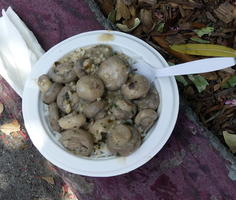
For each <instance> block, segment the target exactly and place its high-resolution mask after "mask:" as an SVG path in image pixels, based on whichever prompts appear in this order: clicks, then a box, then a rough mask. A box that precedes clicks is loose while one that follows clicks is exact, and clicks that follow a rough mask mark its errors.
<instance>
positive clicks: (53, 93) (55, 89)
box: [42, 83, 62, 104]
mask: <svg viewBox="0 0 236 200" xmlns="http://www.w3.org/2000/svg"><path fill="white" fill-rule="evenodd" d="M61 88H62V85H61V84H60V83H53V84H52V86H51V87H50V88H49V89H48V90H47V91H46V92H45V93H43V97H42V99H43V102H44V103H46V104H50V103H52V102H54V101H55V100H56V99H57V95H58V93H59V92H60V90H61Z"/></svg>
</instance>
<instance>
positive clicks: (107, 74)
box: [98, 56, 129, 90]
mask: <svg viewBox="0 0 236 200" xmlns="http://www.w3.org/2000/svg"><path fill="white" fill-rule="evenodd" d="M128 73H129V67H128V66H127V65H126V64H125V62H124V61H123V60H121V59H120V58H119V57H118V56H112V57H110V58H108V59H107V60H105V61H104V62H102V63H101V65H100V68H99V70H98V76H99V77H100V78H101V79H102V80H103V82H104V84H105V86H106V88H107V89H108V90H117V89H119V88H120V87H121V85H122V84H124V83H125V82H126V80H127V78H128Z"/></svg>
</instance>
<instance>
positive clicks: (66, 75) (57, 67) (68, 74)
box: [48, 62, 77, 83]
mask: <svg viewBox="0 0 236 200" xmlns="http://www.w3.org/2000/svg"><path fill="white" fill-rule="evenodd" d="M48 76H49V77H50V78H51V79H52V80H53V81H54V82H57V83H68V82H70V81H74V80H76V79H77V76H76V73H75V72H74V70H73V63H57V62H56V63H55V64H54V65H53V67H52V68H51V69H50V70H49V72H48Z"/></svg>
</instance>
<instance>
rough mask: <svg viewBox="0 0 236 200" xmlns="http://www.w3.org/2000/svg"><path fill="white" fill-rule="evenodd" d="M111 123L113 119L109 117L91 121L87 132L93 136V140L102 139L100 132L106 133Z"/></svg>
mask: <svg viewBox="0 0 236 200" xmlns="http://www.w3.org/2000/svg"><path fill="white" fill-rule="evenodd" d="M113 124H114V121H113V120H111V119H110V117H105V118H103V119H98V120H96V121H95V122H91V124H90V125H89V132H90V133H92V135H93V136H94V139H95V142H98V141H100V140H101V139H102V133H104V134H106V133H107V132H108V130H109V129H110V128H111V126H112V125H113Z"/></svg>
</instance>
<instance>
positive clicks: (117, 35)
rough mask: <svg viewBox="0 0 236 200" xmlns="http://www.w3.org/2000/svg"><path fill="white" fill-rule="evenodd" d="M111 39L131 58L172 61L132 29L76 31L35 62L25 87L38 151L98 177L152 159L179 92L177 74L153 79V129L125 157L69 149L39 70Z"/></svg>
mask: <svg viewBox="0 0 236 200" xmlns="http://www.w3.org/2000/svg"><path fill="white" fill-rule="evenodd" d="M97 44H107V45H110V46H112V47H113V48H114V49H115V50H118V51H122V52H123V53H125V54H126V55H128V56H130V57H131V58H135V57H142V58H143V59H144V60H145V61H147V62H148V63H150V64H152V65H153V66H156V67H157V68H162V67H168V64H167V62H166V61H165V59H164V58H163V57H162V56H161V55H160V54H159V53H158V52H157V51H156V50H155V49H154V48H152V47H151V46H150V45H148V44H147V43H145V42H143V41H142V40H140V39H138V38H136V37H133V36H131V35H128V34H125V33H121V32H116V31H104V30H102V31H92V32H86V33H82V34H79V35H76V36H73V37H71V38H69V39H66V40H65V41H62V42H60V43H59V44H57V45H56V46H54V47H53V48H51V49H50V50H49V51H48V52H46V53H45V54H44V55H43V56H42V57H41V58H40V59H39V61H38V62H37V63H36V64H35V66H34V68H33V70H32V72H31V74H30V76H29V78H28V80H27V82H26V85H25V88H24V94H23V102H22V104H23V116H24V122H25V126H26V129H27V131H28V134H29V136H30V138H31V140H32V142H33V144H34V145H35V146H36V148H37V149H38V150H39V151H40V153H41V154H42V155H43V156H44V157H45V158H46V159H47V160H49V161H50V162H52V163H53V164H54V165H56V166H57V167H59V168H62V169H64V170H66V171H69V172H72V173H75V174H80V175H86V176H94V177H108V176H115V175H120V174H124V173H127V172H129V171H132V170H134V169H136V168H138V167H140V166H141V165H143V164H144V163H146V162H147V161H149V160H150V159H151V158H152V157H153V156H154V155H155V154H156V153H157V152H159V151H160V149H161V148H162V147H163V146H164V144H165V143H166V141H167V140H168V138H169V137H170V135H171V132H172V130H173V128H174V125H175V122H176V119H177V115H178V109H179V94H178V88H177V85H176V81H175V79H174V78H173V77H170V78H159V79H157V80H155V83H154V84H155V86H156V88H157V90H158V92H159V95H160V106H159V109H158V113H159V119H158V121H157V123H155V125H154V126H153V127H152V128H151V130H149V132H148V134H147V136H146V137H145V139H144V141H143V143H142V145H141V146H140V147H139V148H138V149H137V150H136V151H135V152H134V153H132V154H131V155H129V156H127V157H114V156H113V157H108V158H100V159H93V158H82V157H78V156H75V155H73V154H71V153H69V152H68V151H66V150H65V149H64V148H63V147H62V146H61V145H60V144H59V142H58V141H57V139H58V138H57V136H56V135H55V134H53V132H52V131H51V129H50V127H49V125H48V123H47V120H46V112H45V106H44V105H43V103H42V101H41V96H40V92H39V89H38V86H37V79H38V77H39V76H40V75H42V74H45V73H47V72H48V71H49V69H50V67H51V66H52V65H53V63H54V62H55V61H57V60H59V59H60V58H61V57H63V56H64V55H66V54H67V53H69V52H71V51H73V50H75V49H77V48H80V47H85V46H90V45H97Z"/></svg>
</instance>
